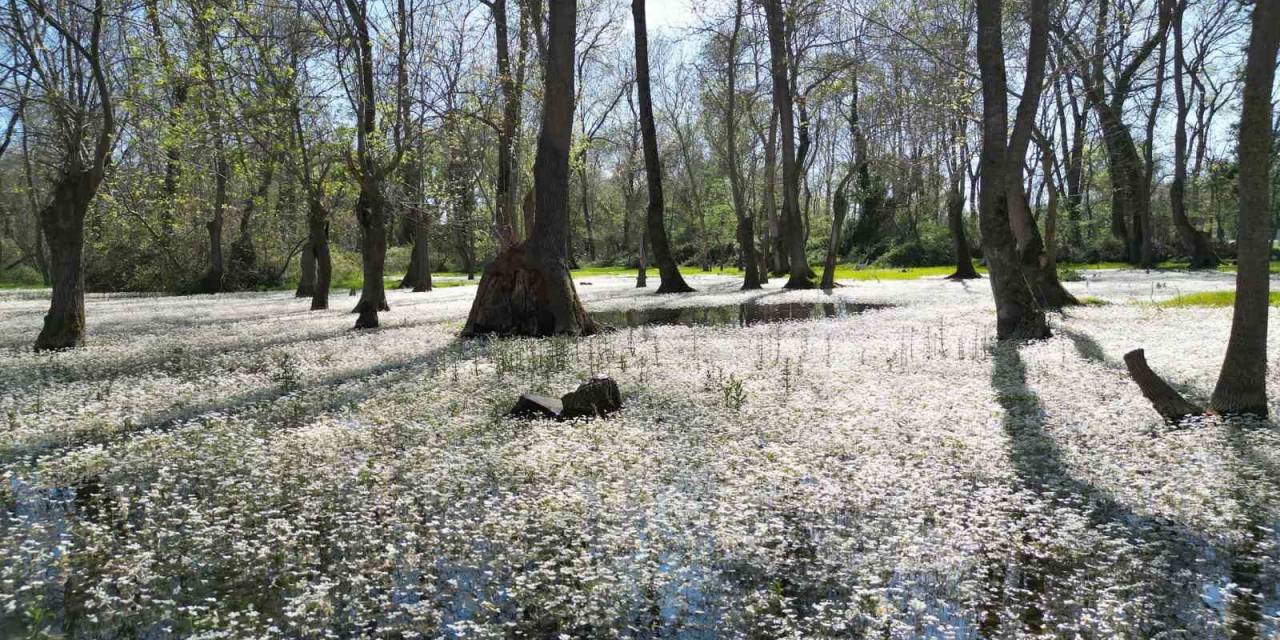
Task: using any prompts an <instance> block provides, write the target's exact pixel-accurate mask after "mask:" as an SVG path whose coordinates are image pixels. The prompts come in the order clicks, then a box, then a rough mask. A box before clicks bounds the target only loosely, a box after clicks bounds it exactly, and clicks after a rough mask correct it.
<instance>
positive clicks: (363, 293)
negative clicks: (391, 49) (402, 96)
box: [346, 0, 390, 329]
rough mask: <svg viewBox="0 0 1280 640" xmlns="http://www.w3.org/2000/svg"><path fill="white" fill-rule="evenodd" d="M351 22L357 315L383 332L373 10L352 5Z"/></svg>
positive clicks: (383, 221) (383, 232) (349, 1)
mask: <svg viewBox="0 0 1280 640" xmlns="http://www.w3.org/2000/svg"><path fill="white" fill-rule="evenodd" d="M346 9H347V13H348V16H347V17H348V19H349V20H350V21H351V28H352V32H353V34H354V36H355V37H354V38H353V41H354V42H353V43H352V44H353V46H354V48H355V54H356V55H355V61H356V82H355V85H356V89H357V91H356V93H355V95H354V100H355V107H356V159H355V163H356V165H357V166H355V167H354V169H355V173H356V174H357V180H358V182H359V187H360V194H359V195H358V196H357V197H356V206H355V214H356V222H357V223H358V224H359V226H360V231H361V243H360V245H361V246H360V248H361V251H360V263H361V267H362V269H361V271H362V272H363V275H364V283H363V285H362V286H361V289H360V300H359V302H357V303H356V306H355V309H353V310H352V311H353V312H354V313H356V314H358V315H357V317H356V324H355V328H356V329H373V328H376V327H377V326H378V312H379V311H387V310H389V309H390V307H389V306H388V305H387V294H386V289H385V286H384V283H383V281H382V276H383V271H384V265H385V263H386V258H387V212H386V201H385V197H384V195H383V192H382V183H383V177H384V174H385V171H386V169H385V168H379V167H377V166H376V163H375V161H374V158H373V150H372V149H371V148H370V147H371V145H372V144H373V142H372V138H374V136H375V135H376V134H377V131H378V127H377V115H378V114H377V103H376V101H375V91H376V89H375V87H374V83H373V66H374V65H373V43H372V41H371V39H370V37H369V15H368V6H367V5H365V4H364V2H363V1H362V0H346Z"/></svg>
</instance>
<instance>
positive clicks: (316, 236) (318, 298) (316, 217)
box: [307, 197, 333, 311]
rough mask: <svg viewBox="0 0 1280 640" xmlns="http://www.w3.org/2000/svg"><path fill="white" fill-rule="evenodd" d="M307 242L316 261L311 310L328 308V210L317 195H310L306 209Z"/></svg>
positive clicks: (329, 261)
mask: <svg viewBox="0 0 1280 640" xmlns="http://www.w3.org/2000/svg"><path fill="white" fill-rule="evenodd" d="M307 244H308V245H309V246H310V248H311V254H312V256H313V257H314V259H315V263H316V281H315V287H314V288H313V289H312V291H311V310H312V311H320V310H323V309H328V308H329V285H330V280H331V278H332V275H333V262H332V260H331V259H330V257H329V212H328V211H327V210H326V209H325V208H324V204H323V202H322V201H321V200H320V199H319V197H312V198H311V202H310V203H309V204H308V211H307Z"/></svg>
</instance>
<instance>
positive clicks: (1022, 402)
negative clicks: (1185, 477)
mask: <svg viewBox="0 0 1280 640" xmlns="http://www.w3.org/2000/svg"><path fill="white" fill-rule="evenodd" d="M992 355H993V358H992V361H993V368H992V376H991V382H992V386H993V387H994V388H995V392H996V399H997V401H998V402H999V404H1000V406H1001V407H1002V408H1003V409H1004V422H1003V426H1004V432H1005V435H1006V436H1007V438H1008V442H1009V448H1010V452H1009V455H1010V458H1011V462H1012V464H1013V468H1014V472H1015V474H1016V475H1017V477H1018V480H1019V482H1020V483H1021V485H1022V487H1023V488H1024V489H1026V490H1028V491H1030V492H1032V493H1034V494H1036V495H1038V496H1040V497H1041V498H1042V499H1045V500H1047V501H1048V503H1049V504H1050V505H1051V506H1052V507H1054V508H1055V509H1061V510H1068V511H1074V512H1076V513H1078V514H1080V515H1081V516H1083V517H1084V518H1085V519H1086V520H1087V521H1088V522H1089V523H1090V525H1091V528H1092V529H1093V530H1094V531H1095V532H1096V533H1099V534H1102V535H1105V536H1107V537H1113V538H1120V539H1122V540H1124V541H1126V542H1127V543H1129V546H1130V547H1132V548H1133V549H1136V550H1138V551H1139V552H1140V554H1141V556H1140V557H1139V558H1138V559H1137V560H1138V561H1137V562H1133V561H1132V560H1131V561H1130V562H1128V563H1126V565H1125V566H1119V565H1117V564H1112V565H1110V566H1108V567H1106V570H1107V571H1108V574H1109V575H1114V573H1115V572H1116V571H1124V572H1131V573H1133V575H1132V576H1128V577H1127V578H1126V581H1128V582H1130V583H1132V584H1141V585H1142V586H1143V587H1145V592H1144V593H1141V594H1135V598H1134V600H1135V601H1137V599H1138V598H1137V596H1141V597H1142V598H1143V600H1144V601H1146V602H1148V603H1149V605H1147V606H1145V607H1143V609H1142V611H1141V612H1140V613H1139V614H1138V616H1137V617H1138V625H1139V627H1140V628H1141V629H1142V632H1143V633H1144V634H1159V633H1160V632H1162V631H1169V630H1173V629H1179V628H1185V627H1184V623H1185V622H1186V621H1185V620H1184V618H1185V615H1184V614H1186V613H1187V612H1191V611H1195V610H1196V609H1197V608H1198V607H1200V606H1202V605H1201V602H1200V588H1201V585H1202V581H1201V580H1199V579H1197V577H1198V576H1197V575H1195V573H1196V572H1194V571H1192V572H1187V571H1186V569H1188V568H1194V567H1198V566H1202V565H1206V564H1207V563H1206V562H1205V560H1206V559H1211V558H1213V557H1214V555H1215V548H1214V546H1213V545H1212V544H1211V543H1210V542H1209V541H1208V540H1206V539H1205V538H1204V537H1202V536H1200V535H1198V534H1197V533H1196V532H1194V531H1192V530H1190V529H1188V528H1187V527H1185V526H1183V525H1181V524H1179V523H1176V522H1173V521H1170V520H1168V519H1165V518H1161V517H1156V516H1150V515H1145V514H1140V513H1137V512H1135V511H1134V510H1132V509H1131V508H1129V507H1128V506H1126V505H1124V504H1122V503H1121V502H1119V501H1118V500H1117V499H1116V498H1115V497H1113V496H1112V495H1110V494H1109V493H1108V492H1107V491H1106V490H1104V489H1102V488H1100V487H1097V486H1095V485H1093V484H1091V483H1089V482H1088V481H1085V480H1081V479H1079V478H1077V477H1075V476H1074V475H1073V473H1072V471H1071V469H1070V467H1069V466H1068V464H1067V463H1066V462H1065V460H1064V455H1063V451H1062V450H1061V448H1060V447H1059V446H1058V444H1057V442H1055V440H1054V438H1053V436H1052V435H1051V434H1050V433H1049V432H1048V431H1047V430H1046V426H1045V419H1044V417H1045V416H1044V410H1043V407H1042V405H1041V404H1040V399H1039V396H1038V395H1037V394H1036V393H1035V392H1034V391H1033V390H1031V389H1030V388H1029V387H1028V386H1027V379H1026V378H1027V375H1026V365H1025V364H1024V362H1023V361H1022V357H1021V355H1020V354H1019V352H1018V345H1017V344H1014V343H1009V342H1006V343H1001V344H999V345H997V346H996V347H995V349H994V350H993V354H992ZM1012 515H1013V516H1014V518H1015V519H1016V520H1020V519H1021V518H1022V517H1023V516H1024V515H1025V514H1022V513H1018V512H1015V513H1014V514H1012ZM1015 557H1016V559H1015V561H1014V562H1013V563H1012V564H1013V565H1014V566H1013V567H1012V569H1013V570H1012V571H1008V570H1006V569H1005V568H1004V567H1001V566H997V567H989V568H988V579H989V580H991V581H996V582H998V584H996V585H994V587H993V589H992V591H993V592H994V593H995V598H996V599H997V600H998V601H997V602H993V603H984V605H983V606H982V607H981V609H982V611H981V618H980V620H979V625H980V628H981V630H982V632H983V633H984V635H988V636H990V635H998V631H999V629H1000V626H1001V623H1000V620H999V618H998V615H997V614H998V612H999V610H1000V609H1002V608H1004V607H1005V603H1004V602H1003V601H1004V600H1007V599H1010V600H1014V605H1015V609H1016V608H1017V607H1018V606H1019V604H1020V603H1018V602H1016V601H1017V600H1018V599H1025V600H1026V602H1025V603H1021V608H1022V610H1021V612H1020V614H1021V615H1020V617H1021V620H1022V625H1023V627H1024V629H1025V630H1026V631H1028V632H1031V633H1043V632H1045V631H1046V629H1044V628H1043V626H1042V625H1043V621H1044V620H1045V619H1058V620H1064V619H1065V620H1071V619H1075V617H1077V614H1078V613H1079V612H1078V611H1072V610H1071V608H1070V606H1069V605H1067V604H1065V603H1066V602H1069V601H1070V600H1071V596H1070V594H1062V596H1061V597H1058V596H1057V595H1055V594H1053V593H1052V591H1054V590H1055V589H1056V588H1057V587H1058V586H1059V583H1061V582H1062V580H1061V578H1062V577H1065V576H1067V575H1068V574H1070V573H1072V572H1078V571H1088V569H1087V568H1086V567H1084V566H1069V564H1068V563H1069V562H1070V559H1066V560H1067V561H1068V562H1063V559H1060V558H1052V557H1049V556H1048V555H1047V554H1037V553H1035V550H1034V549H1024V550H1020V551H1019V553H1018V554H1015ZM1077 564H1083V563H1077ZM1094 570H1095V571H1096V570H1097V569H1096V568H1095V569H1094ZM1187 573H1191V574H1192V575H1190V576H1188V575H1187ZM1010 576H1013V577H1014V578H1015V579H1016V581H1017V582H1016V583H1015V584H1013V585H1009V586H1007V585H1005V584H1004V583H1005V582H1006V581H1007V580H1008V579H1009V577H1010ZM1009 592H1013V593H1014V594H1015V596H1017V597H1014V598H1009V597H1008V596H1007V594H1008V593H1009ZM1023 594H1025V595H1023ZM1082 604H1083V603H1082ZM1006 633H1008V632H1007V631H1006Z"/></svg>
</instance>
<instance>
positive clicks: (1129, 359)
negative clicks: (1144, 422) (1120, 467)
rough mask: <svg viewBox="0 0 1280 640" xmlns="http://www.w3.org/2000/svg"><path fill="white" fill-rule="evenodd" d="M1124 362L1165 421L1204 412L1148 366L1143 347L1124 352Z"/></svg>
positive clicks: (1177, 420) (1174, 420)
mask: <svg viewBox="0 0 1280 640" xmlns="http://www.w3.org/2000/svg"><path fill="white" fill-rule="evenodd" d="M1124 364H1125V366H1126V367H1128V369H1129V375H1130V376H1131V377H1132V378H1133V381H1134V382H1136V383H1138V388H1139V389H1141V390H1142V395H1144V396H1146V398H1147V400H1150V401H1151V404H1152V406H1154V407H1155V410H1156V412H1158V413H1159V414H1160V415H1161V417H1163V418H1164V419H1165V421H1167V422H1170V423H1177V422H1181V421H1182V420H1184V419H1186V418H1189V417H1191V416H1197V415H1203V414H1204V408H1203V407H1201V406H1199V405H1196V404H1192V403H1191V402H1188V401H1187V399H1186V398H1183V397H1182V394H1180V393H1178V392H1177V391H1176V390H1175V389H1174V388H1173V387H1171V386H1169V383H1167V382H1165V381H1164V379H1163V378H1161V377H1160V376H1159V375H1158V374H1157V373H1156V372H1154V371H1152V370H1151V367H1149V366H1147V356H1146V354H1145V353H1144V352H1143V350H1142V349H1134V350H1133V351H1130V352H1129V353H1126V354H1124Z"/></svg>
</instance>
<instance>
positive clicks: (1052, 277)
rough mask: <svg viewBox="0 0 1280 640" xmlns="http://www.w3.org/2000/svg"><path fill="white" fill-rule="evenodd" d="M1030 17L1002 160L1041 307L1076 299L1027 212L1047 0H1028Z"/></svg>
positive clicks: (1028, 274) (1045, 51)
mask: <svg viewBox="0 0 1280 640" xmlns="http://www.w3.org/2000/svg"><path fill="white" fill-rule="evenodd" d="M1029 18H1030V22H1031V35H1030V40H1029V46H1028V49H1027V69H1026V73H1025V75H1024V80H1023V84H1022V98H1021V100H1020V101H1019V102H1018V110H1017V113H1016V115H1015V116H1014V122H1013V130H1012V132H1010V134H1009V148H1008V152H1007V160H1006V165H1005V171H1006V172H1007V178H1006V180H1007V182H1006V184H1007V189H1008V193H1007V196H1006V197H1007V198H1008V200H1009V203H1008V207H1009V219H1010V224H1011V226H1012V229H1013V237H1014V239H1015V240H1016V242H1017V251H1018V258H1019V260H1021V262H1022V265H1023V269H1022V271H1023V275H1024V277H1025V278H1026V280H1027V282H1028V283H1029V284H1030V286H1031V288H1032V293H1033V295H1034V296H1035V298H1036V302H1037V303H1038V304H1039V305H1040V306H1043V307H1045V308H1049V309H1061V308H1062V307H1064V306H1068V305H1072V304H1076V299H1075V297H1073V296H1072V295H1071V294H1070V293H1068V292H1067V290H1066V289H1065V288H1063V286H1062V283H1061V282H1059V281H1058V272H1057V269H1056V268H1055V267H1053V266H1052V261H1051V260H1050V259H1049V257H1048V256H1047V255H1046V250H1045V242H1044V239H1043V238H1042V237H1041V235H1040V229H1039V227H1038V226H1037V225H1036V221H1035V218H1034V217H1032V215H1031V206H1030V203H1029V201H1028V198H1027V192H1026V190H1025V188H1024V186H1023V177H1024V174H1023V164H1024V162H1025V160H1026V157H1027V151H1028V150H1029V149H1030V146H1031V137H1032V134H1033V133H1034V130H1035V126H1036V114H1037V113H1038V112H1039V106H1040V96H1041V94H1042V93H1043V91H1044V70H1045V64H1046V60H1047V59H1048V55H1049V0H1032V2H1031V10H1030V16H1029ZM1047 179H1049V177H1048V176H1046V180H1047Z"/></svg>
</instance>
